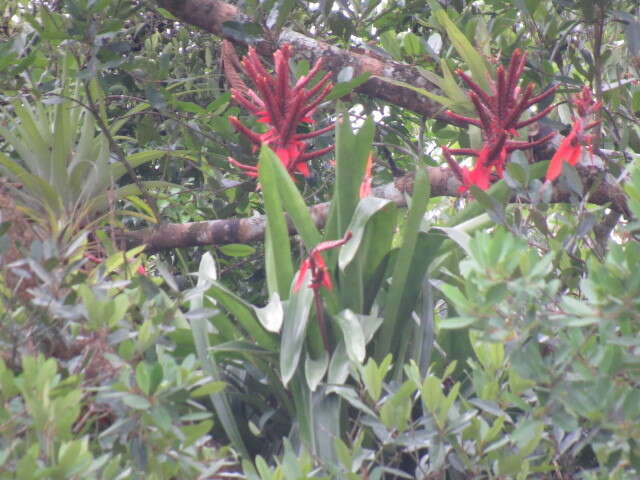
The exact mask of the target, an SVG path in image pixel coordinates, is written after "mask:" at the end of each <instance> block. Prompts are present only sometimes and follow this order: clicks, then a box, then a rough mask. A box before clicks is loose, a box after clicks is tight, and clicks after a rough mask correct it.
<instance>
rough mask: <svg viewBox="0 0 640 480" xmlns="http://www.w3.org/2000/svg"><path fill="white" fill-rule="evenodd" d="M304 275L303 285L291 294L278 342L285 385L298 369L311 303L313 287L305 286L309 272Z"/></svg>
mask: <svg viewBox="0 0 640 480" xmlns="http://www.w3.org/2000/svg"><path fill="white" fill-rule="evenodd" d="M306 276H307V278H306V279H305V283H304V284H303V287H302V288H301V289H300V290H298V291H297V292H295V293H293V294H292V295H291V298H290V299H289V304H288V306H287V311H286V312H285V315H284V322H283V326H282V340H281V342H280V375H281V376H282V383H284V384H285V385H286V384H287V383H289V381H290V380H291V378H293V376H294V374H295V373H296V371H297V369H298V363H299V362H300V354H301V353H302V348H303V347H304V342H305V337H306V332H307V325H308V323H309V313H310V312H311V306H312V303H313V289H311V288H308V287H307V285H308V283H309V276H310V273H309V272H307V275H306Z"/></svg>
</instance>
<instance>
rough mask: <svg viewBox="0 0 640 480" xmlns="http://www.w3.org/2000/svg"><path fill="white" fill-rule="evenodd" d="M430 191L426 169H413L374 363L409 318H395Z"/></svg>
mask: <svg viewBox="0 0 640 480" xmlns="http://www.w3.org/2000/svg"><path fill="white" fill-rule="evenodd" d="M430 190H431V189H430V184H429V177H428V175H427V171H426V169H424V168H417V169H416V176H415V183H414V189H413V196H412V201H411V208H409V213H408V216H407V222H406V225H405V229H404V236H403V242H402V246H401V247H400V250H399V252H398V255H397V259H396V264H395V266H394V269H393V278H392V279H391V288H390V289H389V293H388V295H387V298H386V304H385V308H384V323H383V325H382V330H381V334H380V335H379V337H378V341H377V342H376V349H375V352H376V358H377V359H378V361H381V360H382V359H383V358H384V357H385V356H386V355H387V354H388V353H390V349H391V346H392V345H391V342H392V339H393V338H394V336H395V335H396V333H397V332H398V330H399V329H402V328H403V327H405V326H406V324H407V323H408V321H409V320H410V319H409V318H400V317H399V315H400V312H401V306H402V298H403V293H404V290H405V288H406V286H407V281H408V274H409V270H410V268H411V263H412V261H413V260H414V250H415V247H416V243H417V240H418V233H419V231H420V224H421V222H422V217H423V216H424V213H425V209H426V207H427V203H428V201H429V193H430ZM394 353H396V352H394ZM394 358H396V355H394Z"/></svg>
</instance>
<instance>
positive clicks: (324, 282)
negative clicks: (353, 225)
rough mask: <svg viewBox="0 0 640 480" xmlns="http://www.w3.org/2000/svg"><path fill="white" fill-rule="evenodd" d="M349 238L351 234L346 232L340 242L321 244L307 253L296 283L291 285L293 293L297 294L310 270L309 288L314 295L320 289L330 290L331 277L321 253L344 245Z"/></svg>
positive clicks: (332, 241) (331, 286)
mask: <svg viewBox="0 0 640 480" xmlns="http://www.w3.org/2000/svg"><path fill="white" fill-rule="evenodd" d="M351 236H352V234H351V232H347V233H346V235H345V236H344V237H343V238H341V239H340V240H331V241H328V242H321V243H319V244H318V245H316V246H315V247H314V248H312V249H311V251H310V252H309V256H308V257H307V258H306V259H305V260H304V261H303V262H302V264H301V265H300V270H299V271H298V276H297V278H296V283H295V284H294V285H293V291H294V292H297V291H298V290H300V288H302V284H303V283H304V278H305V275H306V274H307V271H308V270H311V282H310V283H309V288H312V289H313V291H314V292H315V293H316V294H317V293H318V291H319V290H320V287H325V288H326V289H327V290H332V289H333V285H332V284H331V277H330V276H329V271H328V270H327V264H326V263H325V261H324V258H322V254H321V252H324V251H325V250H330V249H332V248H336V247H339V246H341V245H344V244H345V243H347V242H348V241H349V239H350V238H351Z"/></svg>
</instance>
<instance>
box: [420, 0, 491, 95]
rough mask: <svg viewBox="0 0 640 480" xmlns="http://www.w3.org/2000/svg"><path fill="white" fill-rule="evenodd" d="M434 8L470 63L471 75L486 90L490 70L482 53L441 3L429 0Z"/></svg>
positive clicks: (450, 38) (455, 45)
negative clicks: (453, 20)
mask: <svg viewBox="0 0 640 480" xmlns="http://www.w3.org/2000/svg"><path fill="white" fill-rule="evenodd" d="M429 3H430V4H431V8H432V9H433V15H434V16H435V17H436V20H437V21H438V23H439V24H440V25H442V27H443V28H444V29H445V30H446V31H447V35H448V36H449V40H451V43H452V44H453V46H454V47H455V49H456V51H457V52H458V54H459V55H460V56H461V57H462V58H463V59H464V61H465V63H466V64H467V65H469V69H470V70H471V75H472V76H473V79H474V80H475V81H476V82H477V83H478V84H479V85H480V86H481V87H482V88H484V89H485V90H488V89H489V70H488V69H487V65H486V63H485V62H484V59H483V58H482V55H480V53H479V52H478V51H477V50H476V49H475V48H473V45H471V42H469V40H468V39H467V37H466V36H465V34H464V33H462V32H461V31H460V29H459V28H458V27H457V26H456V24H455V23H453V22H452V21H451V19H450V18H449V16H448V15H447V12H446V11H445V10H444V9H443V8H442V7H441V6H440V4H439V3H438V2H436V1H434V0H431V1H430V2H429Z"/></svg>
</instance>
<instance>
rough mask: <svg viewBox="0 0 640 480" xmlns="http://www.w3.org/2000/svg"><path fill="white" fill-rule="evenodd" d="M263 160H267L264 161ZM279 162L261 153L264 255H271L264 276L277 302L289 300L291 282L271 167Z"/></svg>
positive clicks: (283, 223) (272, 155)
mask: <svg viewBox="0 0 640 480" xmlns="http://www.w3.org/2000/svg"><path fill="white" fill-rule="evenodd" d="M265 158H266V159H267V160H265ZM279 161H280V160H279V158H278V157H277V156H276V154H275V153H273V151H272V150H271V149H270V148H269V147H268V146H266V145H263V146H262V149H261V150H260V163H259V165H258V174H259V177H258V178H259V180H260V186H261V187H262V193H263V198H264V209H265V211H266V214H267V227H268V228H267V231H266V236H267V238H266V241H267V243H266V245H265V246H266V248H267V255H271V257H270V259H268V260H269V261H267V262H266V268H267V275H271V276H272V278H274V279H275V285H272V284H269V285H268V287H269V294H272V293H273V291H274V289H275V291H277V292H278V294H279V295H280V298H282V299H283V300H286V299H287V298H289V287H290V286H291V280H292V279H293V263H292V261H291V244H290V243H289V228H288V226H287V221H286V218H285V215H284V209H283V208H282V201H281V200H280V192H279V188H280V185H279V183H278V179H277V177H276V175H275V172H274V169H273V163H274V162H279Z"/></svg>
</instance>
